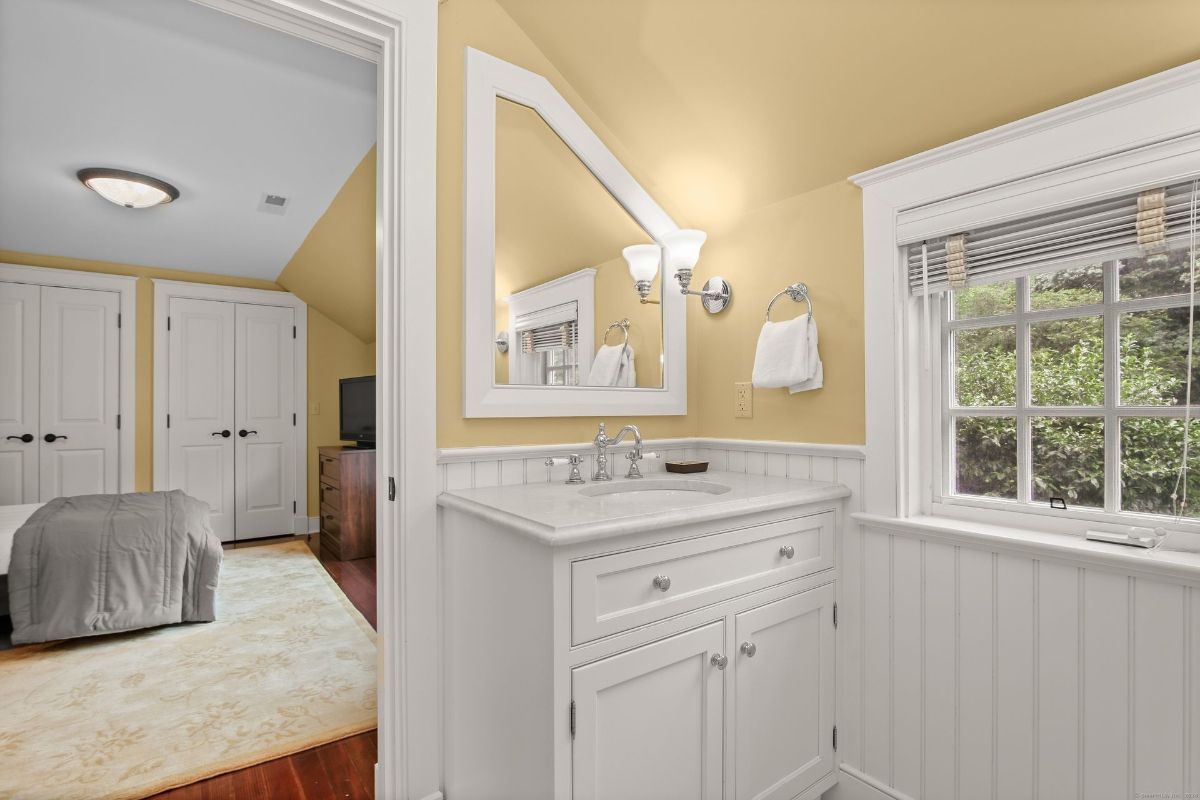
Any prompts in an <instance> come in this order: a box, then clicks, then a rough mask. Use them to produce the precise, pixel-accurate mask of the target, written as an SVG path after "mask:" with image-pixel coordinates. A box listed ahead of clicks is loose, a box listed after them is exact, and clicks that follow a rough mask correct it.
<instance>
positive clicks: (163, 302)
mask: <svg viewBox="0 0 1200 800" xmlns="http://www.w3.org/2000/svg"><path fill="white" fill-rule="evenodd" d="M176 297H183V298H188V299H190V300H219V301H222V302H226V303H250V304H253V305H259V306H284V307H288V308H291V309H292V311H293V312H294V313H295V317H294V318H293V319H294V320H295V324H296V343H295V346H294V348H293V349H292V360H293V369H294V372H293V375H294V384H295V385H294V389H293V396H294V397H295V409H296V452H295V454H294V460H295V467H294V469H295V491H296V513H295V514H293V515H292V531H291V532H292V533H305V534H306V533H308V424H307V416H308V415H307V414H302V412H303V411H304V410H305V409H307V408H308V305H307V304H306V303H305V302H304V301H303V300H301V299H300V298H299V297H296V295H294V294H292V293H291V292H276V291H272V290H270V289H243V288H241V287H239V286H215V285H213V284H210V283H188V282H186V281H167V280H160V279H157V278H155V279H154V411H153V412H152V413H153V416H154V490H155V491H164V490H166V489H169V488H171V487H170V486H169V485H168V481H167V471H168V470H167V467H168V464H169V463H170V458H169V453H168V451H167V437H168V432H167V408H168V407H169V406H168V399H167V391H168V387H169V386H170V383H171V381H170V378H171V374H170V351H171V348H170V346H169V345H170V340H169V339H168V338H167V337H168V333H167V315H168V313H169V312H170V310H171V300H172V299H173V298H176ZM302 416H303V417H304V418H305V420H306V422H305V424H304V425H301V424H300V418H301V417H302Z"/></svg>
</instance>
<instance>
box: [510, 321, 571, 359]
mask: <svg viewBox="0 0 1200 800" xmlns="http://www.w3.org/2000/svg"><path fill="white" fill-rule="evenodd" d="M518 335H519V336H520V339H521V352H522V353H545V352H548V351H550V350H563V349H567V348H572V347H575V345H576V343H577V342H578V341H579V326H578V325H577V324H576V323H575V321H574V320H572V321H570V322H563V323H559V324H556V325H543V326H542V327H540V328H527V329H525V330H523V331H521V332H520V333H519V334H518Z"/></svg>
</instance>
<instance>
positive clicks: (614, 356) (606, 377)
mask: <svg viewBox="0 0 1200 800" xmlns="http://www.w3.org/2000/svg"><path fill="white" fill-rule="evenodd" d="M587 385H588V386H624V387H633V386H636V385H637V376H636V374H635V373H634V369H633V348H632V347H629V346H628V345H620V344H614V345H607V344H606V345H601V346H600V349H599V350H597V351H596V357H595V358H594V359H593V360H592V369H591V371H590V372H588V377H587Z"/></svg>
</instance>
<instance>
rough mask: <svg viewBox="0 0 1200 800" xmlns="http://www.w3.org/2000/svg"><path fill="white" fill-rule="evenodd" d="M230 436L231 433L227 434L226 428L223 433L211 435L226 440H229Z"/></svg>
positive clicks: (218, 432)
mask: <svg viewBox="0 0 1200 800" xmlns="http://www.w3.org/2000/svg"><path fill="white" fill-rule="evenodd" d="M232 435H233V434H231V433H230V432H229V429H228V428H226V429H225V430H223V431H216V432H215V433H213V436H220V437H221V438H222V439H228V438H229V437H230V436H232Z"/></svg>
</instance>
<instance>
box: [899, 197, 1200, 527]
mask: <svg viewBox="0 0 1200 800" xmlns="http://www.w3.org/2000/svg"><path fill="white" fill-rule="evenodd" d="M1194 194H1195V193H1194V191H1193V185H1192V184H1191V183H1188V184H1185V185H1180V186H1175V187H1167V188H1166V190H1165V191H1163V190H1160V194H1159V195H1158V201H1157V203H1154V204H1153V206H1154V208H1156V209H1158V212H1157V213H1156V214H1146V213H1144V209H1143V211H1142V212H1139V211H1138V199H1139V198H1138V196H1134V197H1123V198H1113V199H1111V200H1108V201H1105V202H1103V203H1093V204H1092V205H1091V206H1086V207H1081V208H1077V209H1070V210H1068V211H1066V212H1062V213H1060V214H1058V215H1055V216H1053V217H1044V218H1040V219H1027V220H1021V221H1018V222H1015V223H1009V224H1008V225H1005V226H1003V227H1001V226H996V227H994V228H991V229H983V230H980V231H975V232H967V233H966V235H965V236H961V237H957V246H956V237H949V238H948V239H946V240H939V241H936V242H926V243H923V244H924V246H922V243H918V244H916V245H911V246H909V247H908V249H907V256H908V267H909V278H910V284H911V285H912V287H913V293H914V295H915V296H917V299H918V300H919V301H921V304H922V307H924V308H926V309H927V311H928V314H929V316H930V317H931V319H927V322H928V323H929V328H928V329H927V331H928V333H929V341H928V342H927V344H926V346H927V347H929V349H930V351H931V354H932V355H931V356H930V357H929V358H927V359H926V361H927V362H928V363H929V366H928V369H927V371H926V376H927V386H928V394H926V396H927V397H935V398H937V399H936V401H935V404H934V405H935V408H934V409H933V412H934V413H933V414H931V418H932V423H931V427H932V428H933V431H932V433H933V437H932V438H933V440H934V441H935V443H936V444H935V447H934V448H932V451H933V453H934V462H935V463H934V464H933V465H932V476H933V479H932V481H931V484H932V486H933V495H934V496H933V502H935V503H939V502H940V503H943V504H950V505H967V506H976V507H983V508H989V507H990V508H996V509H1004V508H1007V509H1010V510H1026V511H1028V510H1031V509H1034V508H1043V509H1055V510H1056V513H1058V514H1063V513H1064V512H1065V513H1066V514H1068V515H1075V516H1080V517H1083V518H1090V519H1101V520H1109V521H1120V520H1125V521H1130V522H1134V523H1141V524H1147V523H1150V524H1152V523H1153V519H1152V518H1151V517H1145V516H1144V515H1157V516H1158V517H1159V518H1160V519H1161V518H1163V517H1165V516H1184V517H1188V518H1200V423H1197V422H1190V420H1191V419H1193V418H1195V417H1200V347H1197V348H1196V352H1195V353H1193V354H1191V355H1189V344H1190V342H1191V341H1192V331H1193V327H1194V325H1193V323H1194V322H1197V321H1200V320H1197V319H1196V316H1195V315H1194V313H1193V311H1195V312H1197V313H1200V308H1196V307H1195V306H1194V303H1196V302H1197V294H1196V291H1195V290H1196V287H1195V285H1194V279H1195V277H1196V276H1194V275H1193V271H1194V270H1195V269H1196V268H1197V266H1198V265H1197V263H1196V260H1195V258H1194V257H1193V256H1192V255H1191V249H1192V247H1193V245H1194V244H1195V239H1196V234H1195V231H1194V230H1193V218H1194V216H1195V213H1196V197H1195V196H1194ZM1139 215H1140V216H1139ZM1147 219H1150V220H1151V221H1152V222H1157V223H1158V225H1157V227H1153V226H1151V225H1147V224H1146V222H1145V220H1147ZM1147 230H1149V231H1150V234H1151V235H1147ZM1155 233H1156V234H1157V235H1153V234H1155ZM1139 240H1140V243H1139ZM947 242H949V243H950V244H949V246H947ZM956 251H957V252H959V253H965V258H960V260H959V263H958V264H955V263H953V262H954V258H955V252H956ZM955 269H957V275H953V276H951V275H950V272H953V271H954V270H955ZM952 284H953V285H952ZM926 287H928V292H926ZM924 294H928V297H929V300H928V305H925V299H924V298H923V297H921V295H924ZM1197 344H1200V343H1197ZM1189 401H1190V403H1191V406H1190V407H1189V405H1188V403H1189ZM1185 426H1190V429H1191V434H1190V441H1189V443H1188V446H1189V448H1190V453H1189V455H1188V461H1189V462H1190V464H1189V467H1190V469H1189V470H1186V471H1185V470H1183V469H1182V467H1183V465H1184V451H1185V441H1184V440H1185V437H1184V429H1185ZM1185 497H1186V503H1185Z"/></svg>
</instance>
